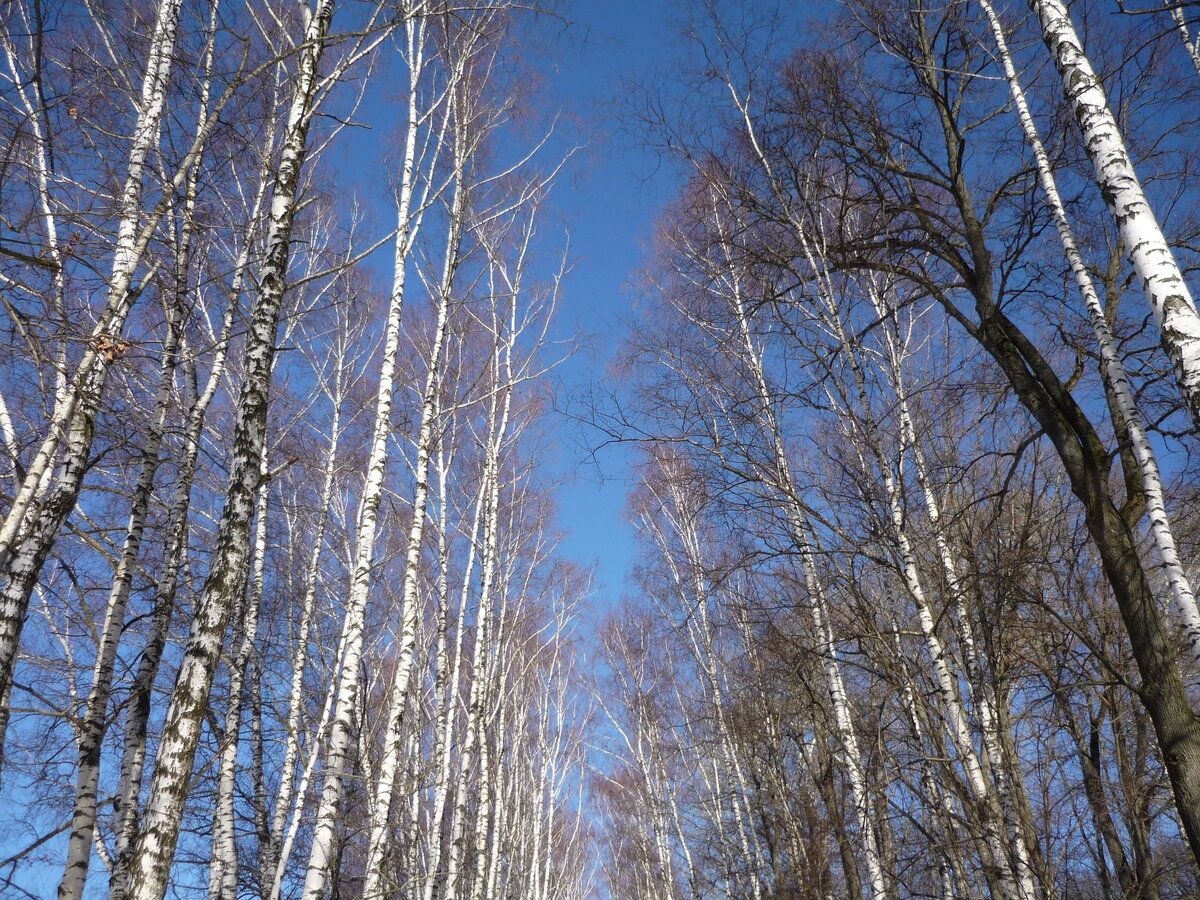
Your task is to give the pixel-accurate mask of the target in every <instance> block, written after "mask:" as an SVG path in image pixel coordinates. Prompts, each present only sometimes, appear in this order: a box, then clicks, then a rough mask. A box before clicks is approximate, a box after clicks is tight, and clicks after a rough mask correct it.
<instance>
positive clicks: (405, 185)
mask: <svg viewBox="0 0 1200 900" xmlns="http://www.w3.org/2000/svg"><path fill="white" fill-rule="evenodd" d="M425 27H426V25H425V21H424V19H423V18H420V17H417V18H410V19H409V20H408V22H407V23H406V35H407V38H408V46H409V50H410V57H409V85H410V96H409V110H408V123H407V131H406V134H405V150H404V164H403V169H402V173H401V185H400V192H399V197H398V200H399V203H398V210H397V218H398V228H399V230H398V231H397V234H396V242H395V253H394V260H393V273H392V292H391V299H390V302H389V306H388V319H387V326H386V335H385V338H384V351H383V359H382V361H381V365H380V373H379V394H378V396H377V398H376V403H375V421H374V429H373V435H372V440H371V452H370V456H369V458H368V461H367V473H366V478H365V480H364V483H363V493H362V497H361V499H360V501H359V509H358V521H357V524H356V527H355V544H354V546H355V549H354V553H355V557H354V570H353V572H352V573H351V577H350V594H349V598H348V601H347V604H346V612H345V617H344V620H343V625H342V634H343V637H342V641H343V643H344V645H345V650H344V656H343V657H342V659H341V668H340V671H339V673H338V679H337V684H338V692H337V700H336V703H335V706H334V714H333V724H332V728H331V733H330V737H329V744H328V749H327V751H326V759H325V783H324V786H323V788H322V793H321V800H320V805H319V807H318V809H317V815H316V824H315V826H314V829H315V830H314V834H313V839H312V845H311V847H310V850H309V860H308V868H307V872H306V875H305V881H304V893H303V898H304V900H319V898H320V896H321V894H322V893H323V892H324V889H325V884H326V881H327V879H328V874H329V865H330V862H331V860H332V853H333V842H334V837H335V834H334V831H335V825H336V821H337V815H338V811H339V809H340V807H341V802H342V795H343V790H344V784H343V782H344V780H345V778H346V775H347V773H346V763H347V757H348V751H349V749H350V746H351V741H352V725H353V716H354V710H355V707H356V704H357V703H358V691H359V681H360V672H361V667H362V652H363V637H364V634H363V632H364V628H365V621H364V616H365V614H366V606H367V599H368V597H369V595H370V589H371V573H372V566H373V560H374V552H375V538H376V534H377V530H378V519H379V504H380V502H381V500H382V497H383V485H384V479H385V476H386V474H387V464H388V452H387V444H388V438H389V435H390V433H391V428H392V422H391V418H392V405H393V403H394V398H395V390H396V385H395V381H396V363H397V356H398V354H399V350H400V328H401V319H402V313H403V310H404V297H405V281H406V276H407V266H408V257H409V253H410V251H411V249H412V245H413V241H414V240H415V237H416V232H417V228H418V225H419V220H418V221H414V220H413V215H412V202H413V195H414V191H415V185H416V164H417V138H418V132H419V129H420V124H421V115H420V111H419V108H418V106H417V103H418V97H417V89H418V88H419V86H420V79H421V74H422V71H423V68H424V62H423V60H424V52H425ZM444 327H445V326H444V322H443V323H442V324H441V325H440V328H441V329H443V330H444ZM435 368H436V366H434V367H433V368H431V370H430V371H431V374H432V372H433V371H434V369H435ZM428 439H429V435H428V434H426V440H427V441H428ZM426 464H428V463H426ZM413 522H414V526H415V525H416V523H417V522H420V523H421V526H422V527H423V524H424V512H423V510H422V511H421V512H417V511H416V510H415V509H414V512H413ZM370 872H371V864H370V862H369V863H368V881H370V880H371V875H370ZM364 890H365V888H364Z"/></svg>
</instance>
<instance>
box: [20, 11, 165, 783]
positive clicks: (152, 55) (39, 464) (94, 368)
mask: <svg viewBox="0 0 1200 900" xmlns="http://www.w3.org/2000/svg"><path fill="white" fill-rule="evenodd" d="M179 9H180V0H162V3H161V5H160V6H159V9H158V16H157V18H156V20H155V26H154V34H153V36H152V38H151V42H150V48H149V56H148V59H147V62H146V71H145V74H144V76H143V80H142V91H141V103H140V104H139V106H138V109H139V113H138V117H137V121H136V123H135V125H134V131H133V135H132V138H131V141H130V148H129V161H128V166H127V169H126V177H125V184H124V187H123V189H122V193H121V200H120V206H119V221H118V225H117V239H116V244H115V249H114V253H113V265H112V274H111V276H110V279H109V291H108V295H107V300H106V304H105V308H104V310H103V312H102V313H101V315H100V318H99V320H98V322H97V324H96V328H95V330H94V332H93V339H92V341H91V342H90V343H89V346H88V348H87V350H85V351H84V354H83V357H82V359H81V361H80V363H79V368H78V371H77V374H76V375H75V378H74V381H73V382H72V383H71V385H70V386H69V388H68V390H67V392H66V396H65V397H64V398H63V399H62V402H60V403H56V404H55V409H54V413H53V415H52V418H51V423H50V427H49V428H48V430H47V433H46V437H45V439H44V440H43V442H42V445H41V446H40V447H39V449H38V452H37V453H36V454H35V456H34V458H33V460H32V461H31V462H30V464H29V466H28V467H27V468H26V471H25V477H24V479H23V480H22V483H21V487H20V489H19V490H18V491H17V495H16V496H15V497H14V498H13V502H12V505H11V506H10V507H9V510H8V512H7V513H6V514H5V518H4V522H3V524H2V525H0V573H3V575H4V576H6V577H5V578H4V580H3V593H2V594H0V698H5V700H4V709H5V710H7V708H8V700H7V699H6V698H7V697H8V696H9V685H10V682H11V679H12V675H13V667H14V665H15V663H16V655H17V648H18V645H19V643H20V637H21V629H22V627H23V625H24V622H25V614H26V611H27V609H28V605H29V594H30V592H31V591H32V589H33V584H34V582H35V581H36V579H37V576H38V573H39V572H40V570H41V567H42V564H43V562H44V561H45V558H46V556H47V555H48V553H49V552H50V548H51V546H52V545H53V543H54V541H55V540H56V539H57V538H58V532H59V530H60V529H61V528H62V525H63V523H64V522H65V521H66V518H67V516H69V515H70V512H71V510H72V509H73V508H74V505H75V499H76V497H77V496H78V495H79V491H80V489H81V488H82V486H83V477H84V474H85V472H86V469H87V462H88V456H89V454H90V452H91V442H92V430H93V426H94V422H95V416H96V414H97V412H98V410H99V402H100V393H101V391H102V390H103V387H104V381H105V377H106V376H107V372H108V364H109V362H110V361H111V360H112V356H111V350H110V351H108V352H107V353H106V351H105V349H104V347H105V346H107V347H109V348H111V346H112V344H111V343H106V342H111V341H114V340H116V339H117V336H118V335H119V334H120V332H121V329H122V328H123V326H124V322H125V317H126V315H127V314H128V312H129V309H130V307H131V306H132V304H133V301H134V300H135V299H136V297H137V294H138V293H139V290H135V289H134V287H133V276H134V273H135V271H136V269H137V267H138V263H139V262H140V259H141V244H140V243H139V242H138V241H137V240H136V238H137V228H138V220H139V213H140V211H141V197H142V182H143V176H144V174H145V168H146V159H147V157H148V156H149V154H150V152H151V150H152V148H153V146H154V145H155V144H156V143H157V139H158V126H159V121H160V119H161V118H162V113H163V108H164V106H165V103H166V92H167V83H168V80H169V73H170V68H171V62H172V60H173V56H174V49H175V33H176V28H177V26H178V22H179ZM64 436H65V438H66V441H67V453H66V460H65V462H64V464H63V471H62V473H61V475H60V476H59V478H58V480H57V483H56V485H55V488H54V490H53V491H52V493H51V494H50V496H49V497H48V498H47V499H46V500H44V501H39V498H38V494H39V492H40V489H41V487H42V483H43V478H44V477H46V475H47V473H48V472H49V471H50V467H51V464H52V462H53V460H54V458H55V454H56V452H57V450H58V448H59V445H60V442H61V440H62V439H63V437H64ZM6 725H7V713H6V714H5V715H4V717H3V718H2V719H0V729H2V728H3V727H4V726H6ZM3 740H4V734H3V731H2V730H0V751H2V748H3ZM0 759H2V752H0Z"/></svg>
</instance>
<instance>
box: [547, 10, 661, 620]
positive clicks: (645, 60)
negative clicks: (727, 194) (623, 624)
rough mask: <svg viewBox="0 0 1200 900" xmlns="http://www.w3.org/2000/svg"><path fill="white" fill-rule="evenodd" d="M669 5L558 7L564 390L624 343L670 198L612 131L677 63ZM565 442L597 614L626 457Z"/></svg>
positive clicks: (621, 549)
mask: <svg viewBox="0 0 1200 900" xmlns="http://www.w3.org/2000/svg"><path fill="white" fill-rule="evenodd" d="M670 6H671V4H670V3H669V2H667V0H641V2H633V0H614V2H601V0H576V2H574V3H571V4H569V5H568V6H567V7H566V8H565V14H566V16H567V18H568V19H569V20H570V21H571V22H572V23H573V24H572V26H571V27H570V28H569V29H568V30H567V36H568V38H569V39H570V40H568V41H567V42H565V46H564V47H563V48H562V49H563V50H564V51H565V52H560V53H557V54H554V55H555V56H557V59H551V61H550V63H549V65H550V67H551V71H549V72H548V73H547V75H548V78H549V79H550V80H549V82H548V85H547V88H548V91H549V93H550V96H549V97H548V100H549V102H551V103H555V104H558V105H559V106H560V107H561V108H562V109H563V110H564V112H565V113H566V114H567V115H569V116H571V117H573V118H576V119H577V120H578V121H579V122H580V126H581V128H583V129H584V130H585V131H586V132H587V134H588V135H589V136H590V140H589V144H588V146H587V147H586V148H585V151H584V152H583V153H581V154H580V155H579V157H578V158H577V159H576V161H575V163H574V166H573V168H572V171H571V172H570V173H569V174H568V175H566V176H565V177H564V178H563V180H562V182H561V183H560V185H559V188H558V191H557V195H556V205H557V206H558V207H560V208H562V209H563V210H564V211H565V214H566V222H567V225H568V227H569V229H570V234H571V238H570V240H571V252H572V257H573V260H574V268H573V269H572V271H571V273H570V276H569V278H568V280H567V282H566V285H565V291H564V296H563V306H562V308H561V310H560V312H559V323H558V324H559V327H558V329H557V330H558V333H559V334H560V335H568V334H571V333H578V334H580V335H581V336H582V337H583V338H584V339H585V340H584V346H582V347H581V350H580V352H579V353H578V354H577V355H576V357H575V358H574V359H573V360H571V361H570V362H569V363H568V364H567V365H565V366H564V368H563V370H562V376H563V377H564V380H565V381H566V385H565V387H566V388H567V389H568V390H570V389H571V388H572V387H575V388H579V387H582V386H584V385H586V383H587V382H588V380H589V379H593V378H598V377H603V376H604V375H605V372H606V369H607V366H608V362H609V360H610V359H611V356H612V353H613V352H614V351H615V350H616V348H617V346H618V344H619V342H620V340H621V339H622V332H623V326H624V324H625V322H624V320H625V319H626V318H627V316H628V312H629V309H630V306H631V302H632V299H633V292H634V290H635V287H634V285H633V279H634V277H635V270H636V269H637V267H638V266H639V265H640V263H641V258H642V247H643V245H644V243H645V241H646V240H647V239H648V238H649V235H650V232H651V229H652V227H653V223H654V219H655V217H656V216H657V214H658V212H659V210H660V209H661V208H662V206H663V204H664V203H665V202H667V200H668V199H669V197H670V195H671V194H672V193H673V191H674V187H675V184H674V179H673V178H672V176H671V174H670V173H669V172H667V171H666V170H662V169H660V168H658V166H657V163H658V160H657V158H656V157H655V156H654V155H653V154H651V153H649V152H646V151H641V150H638V149H637V147H636V145H635V142H634V141H633V140H631V139H630V138H629V137H620V136H618V135H617V129H618V122H617V121H616V119H615V118H614V115H613V113H614V110H613V107H614V105H615V104H617V105H619V101H620V98H621V94H622V93H623V91H624V90H626V89H627V87H628V83H629V81H630V80H631V79H636V80H641V81H645V80H652V79H653V78H654V74H655V70H656V69H657V68H658V67H661V66H665V65H667V63H668V61H669V59H670V58H671V56H672V55H673V54H672V50H671V45H672V44H673V35H672V27H671V25H670V24H669V22H668V19H669V16H670V12H669V10H670ZM563 427H564V428H567V429H568V430H569V429H570V427H571V426H570V425H569V423H564V426H563ZM565 437H566V438H567V445H566V446H565V447H564V451H563V457H564V458H563V460H562V462H563V463H564V466H565V467H566V472H565V478H564V482H565V483H564V484H563V486H562V488H561V489H560V490H559V492H558V495H557V499H558V505H559V516H560V519H559V521H560V525H561V527H562V528H563V529H565V530H566V532H567V536H566V538H565V540H564V543H563V546H562V550H563V552H564V554H565V555H567V556H569V557H571V558H572V559H574V560H576V561H577V562H579V563H581V564H583V565H591V564H593V563H594V564H595V565H596V576H597V589H598V590H597V594H596V597H595V598H594V603H593V609H594V610H595V611H596V612H597V613H602V612H603V611H604V610H605V609H607V608H610V607H611V604H612V603H613V602H614V601H615V600H616V598H617V596H618V594H619V592H620V589H621V586H622V582H623V579H624V576H625V574H626V572H627V571H628V567H629V563H630V560H631V557H632V551H633V534H632V530H631V529H630V526H629V524H628V522H627V521H626V519H625V515H624V506H625V493H626V489H627V487H628V482H627V480H626V479H625V477H624V474H625V469H626V463H627V461H628V453H627V451H626V450H624V449H622V448H609V449H607V450H604V451H602V452H601V453H600V454H599V455H598V456H597V457H596V459H595V460H594V461H592V460H583V459H579V458H578V453H577V452H576V449H575V448H574V447H573V446H571V444H572V441H571V437H572V435H570V434H567V435H565ZM579 437H580V438H581V439H583V440H587V439H588V436H587V435H579ZM595 462H598V463H599V470H598V471H597V468H596V465H595V464H594V463H595Z"/></svg>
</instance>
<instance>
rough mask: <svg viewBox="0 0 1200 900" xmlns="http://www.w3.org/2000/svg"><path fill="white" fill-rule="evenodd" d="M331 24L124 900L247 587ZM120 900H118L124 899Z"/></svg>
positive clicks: (158, 831) (168, 805)
mask: <svg viewBox="0 0 1200 900" xmlns="http://www.w3.org/2000/svg"><path fill="white" fill-rule="evenodd" d="M332 17H333V0H317V5H316V7H315V8H314V9H313V10H312V15H311V16H310V17H309V22H308V26H307V28H306V33H305V43H304V46H303V48H302V49H301V50H300V52H299V63H298V70H297V74H296V77H295V95H294V97H293V99H292V103H291V107H290V110H289V113H288V119H287V127H286V132H285V137H284V142H283V150H282V153H281V156H280V160H279V166H278V170H277V173H276V178H275V186H274V195H273V196H272V198H271V224H270V227H269V229H268V232H267V238H266V252H265V256H264V260H263V263H262V266H261V269H260V272H259V289H258V296H257V298H256V302H255V304H254V310H253V314H252V321H251V326H250V333H249V335H248V336H247V342H246V352H245V374H244V377H243V381H242V388H241V394H240V397H239V400H238V407H237V414H236V420H235V424H234V433H233V458H232V463H231V466H230V476H229V488H228V490H227V493H226V498H225V508H224V511H223V512H222V514H221V522H220V527H219V529H218V533H217V539H216V544H215V547H214V552H213V558H212V563H211V568H210V571H209V576H208V579H207V581H206V582H205V585H204V588H203V590H202V592H201V595H200V598H199V601H198V603H197V606H196V611H195V616H194V618H193V621H192V628H191V633H190V635H189V637H188V641H187V646H186V648H185V650H184V656H183V660H182V662H181V664H180V667H179V673H178V675H177V677H176V682H175V687H174V689H173V690H172V692H171V702H170V706H169V707H168V710H167V717H166V722H165V724H164V727H163V733H162V734H163V736H162V740H161V742H160V744H159V749H158V754H157V756H156V759H155V768H154V777H153V780H152V782H151V785H150V796H149V799H148V801H147V804H146V816H145V820H144V823H143V825H142V828H141V829H140V832H139V834H138V839H137V844H136V846H135V849H134V852H133V860H132V862H131V865H130V883H129V888H128V900H162V897H163V894H164V892H165V891H166V886H167V877H168V873H169V870H170V866H171V860H172V857H173V856H174V852H175V843H176V841H177V839H178V837H179V827H180V819H181V817H182V814H183V807H184V801H185V799H186V796H187V788H188V782H189V780H190V778H191V771H192V762H193V760H194V758H195V753H196V746H197V744H198V742H199V739H200V728H201V725H202V722H203V717H204V712H205V709H206V707H207V704H208V697H209V693H210V691H211V690H212V679H213V672H214V670H215V668H216V663H217V657H218V655H219V653H220V649H221V645H222V643H223V641H224V638H225V630H226V624H227V622H228V620H229V615H230V612H231V609H232V607H233V605H234V599H235V598H236V597H237V596H238V595H239V594H240V593H241V591H242V589H243V587H244V585H245V577H246V576H245V570H246V564H247V557H248V555H249V543H250V541H249V538H250V521H251V518H252V516H253V511H254V505H255V504H254V498H255V495H256V494H257V491H258V485H259V482H260V480H261V478H262V471H261V455H262V448H263V445H264V441H265V433H266V416H267V406H268V402H269V394H270V377H271V369H272V362H273V360H274V355H275V334H276V329H277V325H278V320H279V309H280V305H281V303H282V300H283V292H284V288H285V286H286V283H287V268H288V258H289V250H290V248H289V244H290V241H291V234H292V223H293V221H294V219H295V215H296V205H297V203H296V201H297V195H298V189H299V184H300V173H301V169H302V167H303V164H304V159H305V156H306V153H307V148H308V128H309V124H310V123H311V121H312V114H313V109H314V106H313V104H314V100H315V97H316V88H317V80H318V72H317V67H318V64H319V63H320V60H321V56H322V54H323V52H324V49H325V36H326V34H327V33H328V29H329V23H330V20H331V19H332ZM122 900H124V898H122Z"/></svg>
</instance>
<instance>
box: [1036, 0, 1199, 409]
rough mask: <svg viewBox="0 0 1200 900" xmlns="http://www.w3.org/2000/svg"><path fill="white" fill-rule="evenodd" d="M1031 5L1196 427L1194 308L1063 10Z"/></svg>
mask: <svg viewBox="0 0 1200 900" xmlns="http://www.w3.org/2000/svg"><path fill="white" fill-rule="evenodd" d="M1029 7H1030V9H1031V10H1032V11H1033V13H1034V15H1035V16H1036V17H1037V20H1038V23H1039V25H1040V26H1041V32H1042V40H1043V41H1044V42H1045V44H1046V47H1047V49H1049V51H1050V56H1051V59H1052V60H1053V61H1054V65H1055V68H1057V69H1058V73H1059V75H1060V76H1061V77H1062V80H1063V94H1064V96H1065V97H1066V99H1067V102H1068V103H1069V104H1070V105H1071V110H1072V112H1073V113H1074V115H1075V121H1076V123H1077V124H1078V125H1079V129H1080V131H1081V132H1082V133H1083V142H1084V149H1085V150H1086V151H1087V154H1088V158H1089V159H1091V161H1092V165H1093V166H1094V167H1095V170H1096V183H1097V184H1098V185H1099V187H1100V193H1101V194H1102V196H1103V197H1104V202H1105V203H1106V204H1108V208H1109V210H1110V211H1111V212H1112V214H1113V218H1114V219H1115V221H1116V224H1117V228H1118V229H1119V230H1120V233H1121V239H1122V241H1124V244H1125V246H1126V248H1128V253H1129V260H1130V262H1131V263H1133V267H1134V269H1135V270H1136V271H1137V275H1138V278H1140V279H1141V281H1142V285H1143V287H1144V288H1145V291H1146V299H1147V300H1148V301H1149V303H1150V308H1151V310H1152V311H1153V313H1154V319H1155V321H1156V322H1157V323H1158V327H1159V331H1160V336H1161V339H1162V345H1163V349H1164V350H1165V351H1166V353H1167V356H1169V357H1170V359H1171V362H1172V364H1173V365H1174V366H1175V377H1176V380H1177V381H1178V382H1179V388H1180V391H1181V392H1182V394H1183V399H1184V401H1185V402H1186V403H1187V405H1188V408H1189V409H1190V410H1191V413H1192V418H1193V419H1194V420H1195V421H1196V422H1197V423H1200V315H1198V314H1197V312H1196V303H1195V301H1194V300H1193V298H1192V294H1191V291H1190V290H1189V289H1188V285H1187V282H1186V281H1185V280H1184V277H1183V272H1182V270H1181V269H1180V268H1179V264H1178V263H1177V262H1176V261H1175V255H1174V253H1173V252H1172V251H1171V247H1170V245H1169V244H1168V243H1167V239H1166V237H1164V236H1163V233H1162V229H1161V228H1160V227H1159V224H1158V220H1157V219H1156V218H1155V216H1154V210H1153V209H1151V207H1150V201H1149V199H1148V198H1147V197H1146V194H1145V191H1143V189H1142V185H1141V182H1140V181H1138V177H1137V172H1136V170H1135V169H1134V167H1133V161H1132V160H1131V159H1130V157H1129V151H1128V149H1127V148H1126V146H1125V139H1124V137H1123V136H1122V134H1121V130H1120V128H1119V127H1118V125H1117V119H1116V116H1114V115H1113V112H1112V109H1111V108H1110V107H1109V105H1108V98H1107V97H1106V96H1105V94H1104V88H1103V87H1102V86H1101V84H1100V79H1099V78H1098V77H1097V76H1096V73H1095V72H1094V71H1093V70H1092V65H1091V62H1090V61H1089V60H1088V58H1087V56H1086V54H1085V53H1084V51H1083V42H1082V40H1080V37H1079V34H1078V33H1077V32H1076V30H1075V25H1074V23H1072V21H1071V16H1070V13H1068V12H1067V7H1066V4H1065V3H1063V2H1062V0H1029Z"/></svg>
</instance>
